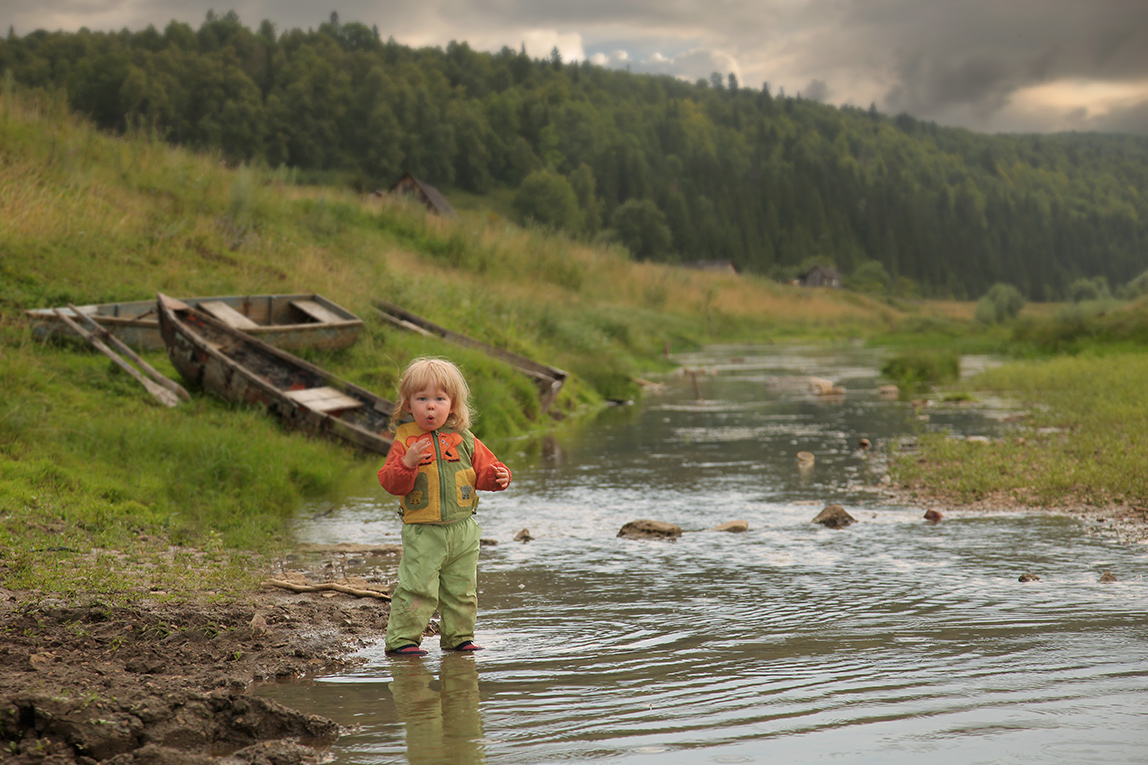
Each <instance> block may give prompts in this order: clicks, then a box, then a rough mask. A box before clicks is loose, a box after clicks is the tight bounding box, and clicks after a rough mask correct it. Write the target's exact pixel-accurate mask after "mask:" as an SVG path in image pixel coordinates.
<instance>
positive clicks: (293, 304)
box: [27, 293, 363, 351]
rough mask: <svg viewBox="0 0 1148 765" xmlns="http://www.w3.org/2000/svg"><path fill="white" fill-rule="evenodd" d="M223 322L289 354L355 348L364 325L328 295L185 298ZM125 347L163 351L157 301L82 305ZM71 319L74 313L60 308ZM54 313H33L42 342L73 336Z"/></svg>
mask: <svg viewBox="0 0 1148 765" xmlns="http://www.w3.org/2000/svg"><path fill="white" fill-rule="evenodd" d="M179 300H180V302H182V303H184V304H185V305H189V306H195V307H199V308H202V309H203V310H204V311H206V312H207V313H210V314H211V315H212V316H214V317H215V318H217V319H219V320H220V321H222V322H225V323H227V324H230V325H231V326H233V327H235V328H236V329H240V330H242V331H244V332H246V333H248V334H250V335H255V336H256V337H259V338H260V339H262V340H265V341H266V342H268V343H270V344H272V345H274V346H277V347H279V348H286V349H287V350H292V351H295V350H300V349H302V348H318V349H326V350H337V349H339V348H346V347H347V346H349V345H352V344H354V342H355V340H356V339H358V336H359V330H360V329H361V328H362V326H363V320H362V319H360V318H359V317H358V316H356V315H355V314H353V313H351V312H350V311H348V310H347V309H345V308H343V307H342V306H339V305H337V304H336V303H333V302H332V301H330V300H328V299H327V298H325V297H323V296H322V295H317V294H314V293H312V294H294V295H229V296H222V297H197V298H179ZM77 309H78V310H79V311H80V312H81V313H83V314H84V315H86V316H90V317H92V318H93V319H94V320H95V321H96V322H97V323H99V324H100V326H102V327H103V328H105V329H107V330H108V331H109V332H111V333H113V334H114V335H115V336H116V337H118V338H119V339H120V341H122V342H123V343H125V344H127V345H129V346H131V347H133V348H139V349H142V350H148V351H151V350H163V348H164V344H163V338H162V337H161V336H160V331H159V317H158V315H157V313H156V304H155V301H154V300H133V301H127V302H122V303H100V304H96V305H83V306H77ZM60 310H62V311H63V312H64V313H67V314H69V315H70V314H71V309H69V308H62V309H60ZM55 311H56V309H54V308H40V309H36V310H33V311H28V312H27V314H28V316H29V318H30V319H31V320H32V332H33V334H34V335H35V336H36V337H38V338H40V339H47V338H48V337H52V336H68V335H72V332H71V330H70V329H69V328H68V327H67V326H65V325H64V323H63V322H61V321H60V319H59V316H58V315H57V314H56V313H55Z"/></svg>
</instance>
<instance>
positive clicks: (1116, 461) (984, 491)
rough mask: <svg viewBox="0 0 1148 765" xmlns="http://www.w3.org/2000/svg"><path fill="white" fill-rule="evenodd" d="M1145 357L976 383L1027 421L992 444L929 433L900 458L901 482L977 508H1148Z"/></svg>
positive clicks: (1095, 359)
mask: <svg viewBox="0 0 1148 765" xmlns="http://www.w3.org/2000/svg"><path fill="white" fill-rule="evenodd" d="M1145 375H1148V355H1145V354H1144V353H1143V352H1139V353H1136V354H1106V355H1101V356H1095V355H1080V356H1076V357H1057V358H1053V359H1048V360H1040V361H1023V362H1017V363H1012V364H1008V365H1006V366H1003V367H998V368H995V369H991V370H988V371H986V372H984V373H982V374H980V375H979V376H978V377H976V378H975V379H973V380H972V381H970V383H969V384H971V385H973V386H974V387H975V388H976V389H977V390H984V391H992V392H994V393H997V394H1000V395H1003V396H1007V397H1010V398H1013V399H1015V400H1017V401H1018V402H1020V403H1021V404H1023V405H1024V406H1025V407H1026V409H1027V411H1028V413H1029V414H1028V416H1027V417H1026V418H1025V420H1024V422H1023V424H1022V425H1020V426H1018V427H1017V429H1016V432H1015V433H1014V434H1013V435H1012V436H1010V437H1007V438H1003V439H1000V440H996V441H993V442H991V443H977V442H968V441H964V440H957V439H953V438H950V437H949V436H948V435H946V434H936V433H934V434H926V435H923V436H922V437H921V439H920V444H919V449H918V450H917V451H916V452H915V453H913V454H908V455H905V456H904V458H902V459H899V460H896V461H895V462H894V464H893V468H892V472H893V476H894V478H895V479H896V480H897V481H898V482H902V483H905V484H908V485H911V486H917V487H920V488H922V489H923V490H926V491H929V492H940V493H942V494H951V495H953V496H955V497H958V498H960V499H962V500H973V499H978V498H981V497H984V496H988V495H992V494H998V493H999V494H1004V495H1008V496H1011V497H1012V498H1014V499H1016V500H1017V501H1020V502H1025V503H1029V504H1035V505H1045V506H1052V505H1065V504H1071V503H1082V504H1095V505H1105V504H1109V503H1124V504H1132V505H1137V506H1141V507H1143V506H1146V505H1148V471H1146V470H1145V469H1144V466H1145V465H1148V386H1145V385H1144V380H1145V379H1146V377H1145Z"/></svg>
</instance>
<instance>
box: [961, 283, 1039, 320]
mask: <svg viewBox="0 0 1148 765" xmlns="http://www.w3.org/2000/svg"><path fill="white" fill-rule="evenodd" d="M1025 302H1027V301H1026V300H1025V298H1024V295H1022V294H1020V290H1018V289H1017V288H1016V287H1014V286H1012V285H1011V284H1005V283H1003V282H997V283H996V284H994V285H993V286H992V287H991V288H990V289H989V291H988V292H987V293H985V296H984V297H982V298H981V299H980V301H978V302H977V310H976V313H975V314H974V316H975V318H976V320H977V321H979V322H980V323H982V324H1000V323H1001V322H1005V321H1009V320H1010V319H1015V318H1016V316H1017V314H1019V313H1020V311H1021V309H1022V308H1024V305H1025Z"/></svg>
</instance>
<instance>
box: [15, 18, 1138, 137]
mask: <svg viewBox="0 0 1148 765" xmlns="http://www.w3.org/2000/svg"><path fill="white" fill-rule="evenodd" d="M212 8H214V9H215V10H216V11H217V12H219V13H223V12H225V11H227V10H232V9H233V10H235V11H236V12H237V13H238V14H239V17H240V20H241V21H242V22H243V23H244V24H245V25H247V26H249V27H252V28H255V27H258V26H259V23H260V22H261V21H262V20H264V19H268V20H270V21H271V22H273V23H274V24H275V25H276V27H277V28H278V29H279V30H280V31H283V30H286V29H291V28H294V27H300V28H304V29H306V28H309V27H310V28H313V27H317V26H318V25H319V24H320V23H321V22H323V21H326V20H327V19H328V18H329V17H330V14H331V12H332V11H334V12H337V13H338V14H339V18H340V19H341V20H342V21H343V22H349V21H359V22H362V23H364V24H366V25H368V26H371V25H375V26H377V27H378V29H379V32H380V34H381V35H382V36H383V37H384V38H386V37H388V36H393V37H394V38H395V39H396V40H397V41H399V42H400V43H404V44H407V45H412V46H422V45H432V46H434V45H438V46H444V45H446V44H447V43H449V42H450V41H451V40H458V41H466V42H468V43H469V44H470V46H471V47H473V48H476V49H480V50H491V51H494V50H498V49H500V48H501V47H502V46H503V45H509V46H510V47H512V48H515V49H517V48H518V47H519V46H520V45H522V44H525V45H526V50H527V52H528V53H530V55H532V56H536V57H538V56H546V55H548V54H549V52H550V50H551V49H552V48H553V47H555V46H557V47H558V49H559V50H560V51H561V52H562V55H563V58H564V59H565V60H567V61H569V60H583V59H590V60H591V61H593V62H596V63H599V64H602V65H603V66H611V67H622V68H626V67H628V68H629V69H630V70H631V71H634V72H653V73H659V74H670V75H674V76H678V77H683V78H686V79H688V80H690V81H693V80H696V79H698V78H699V77H705V78H708V77H709V75H710V74H711V73H712V72H720V73H722V75H723V77H724V76H725V75H727V74H729V73H731V72H732V73H733V74H735V75H736V76H737V78H738V80H739V82H741V84H742V85H745V86H749V87H753V88H760V87H761V86H762V84H763V83H769V85H770V88H771V89H772V90H773V92H774V93H776V92H777V91H778V90H780V89H784V91H785V93H786V94H788V95H794V94H797V93H800V94H801V95H802V97H805V98H812V99H816V100H818V101H823V102H825V103H829V104H852V105H854V106H860V107H863V108H867V107H868V106H869V104H870V103H876V104H877V107H878V109H880V110H881V111H883V112H887V113H890V114H895V113H899V112H902V111H905V112H908V113H909V114H912V115H914V116H917V117H919V118H921V119H926V120H935V121H936V122H938V123H940V124H943V125H960V126H964V127H968V128H971V129H973V130H978V131H986V132H1001V131H1009V132H1011V131H1026V132H1027V131H1034V132H1050V131H1059V130H1105V131H1119V132H1135V133H1148V0H710V1H708V2H703V1H701V0H563V1H562V2H555V1H553V0H330V4H329V5H323V4H320V3H316V2H314V1H313V0H231V2H230V4H227V0H221V1H220V2H216V0H179V2H174V1H173V0H0V22H7V23H8V24H9V25H11V26H12V27H13V28H14V30H15V32H16V34H17V35H21V36H22V35H25V34H28V33H29V32H31V31H33V30H35V29H48V30H57V29H63V30H69V31H74V30H77V29H79V28H80V27H85V26H86V27H88V28H89V29H92V30H112V29H121V28H124V27H127V28H128V29H132V30H136V29H142V28H144V27H146V26H147V25H148V24H153V25H155V26H156V27H157V28H159V29H161V30H162V29H163V27H164V26H166V24H167V23H168V22H169V21H171V20H172V19H176V20H179V21H184V22H187V23H189V24H191V25H192V26H193V27H196V28H198V26H199V25H200V24H201V23H202V21H203V19H204V16H205V14H206V13H207V11H208V10H209V9H212Z"/></svg>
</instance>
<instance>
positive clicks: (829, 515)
mask: <svg viewBox="0 0 1148 765" xmlns="http://www.w3.org/2000/svg"><path fill="white" fill-rule="evenodd" d="M813 522H814V523H820V524H821V525H822V526H824V527H826V528H828V529H843V528H845V527H846V526H848V525H849V524H851V523H856V522H857V519H856V518H854V517H853V516H852V515H850V514H849V513H847V512H845V508H843V507H842V506H841V505H829V506H827V507H826V508H825V509H824V510H822V511H821V512H820V513H818V514H817V517H816V518H814V519H813Z"/></svg>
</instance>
